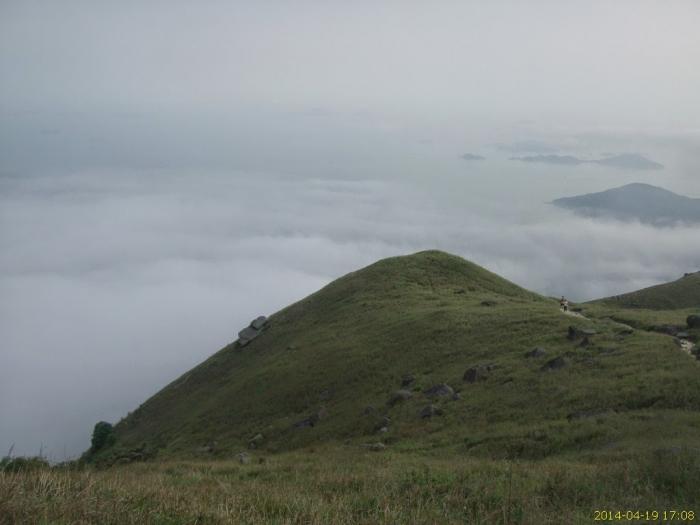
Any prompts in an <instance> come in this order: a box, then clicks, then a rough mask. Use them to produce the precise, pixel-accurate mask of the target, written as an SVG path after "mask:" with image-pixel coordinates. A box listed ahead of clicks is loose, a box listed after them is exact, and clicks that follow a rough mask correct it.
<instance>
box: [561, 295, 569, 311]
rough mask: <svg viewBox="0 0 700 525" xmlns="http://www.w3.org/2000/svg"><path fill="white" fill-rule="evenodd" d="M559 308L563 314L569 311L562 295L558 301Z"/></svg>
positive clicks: (566, 301) (567, 303)
mask: <svg viewBox="0 0 700 525" xmlns="http://www.w3.org/2000/svg"><path fill="white" fill-rule="evenodd" d="M559 306H560V308H561V309H562V310H563V311H564V312H568V311H569V301H568V299H566V297H564V296H563V295H562V296H561V299H560V300H559Z"/></svg>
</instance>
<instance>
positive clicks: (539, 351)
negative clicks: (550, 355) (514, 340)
mask: <svg viewBox="0 0 700 525" xmlns="http://www.w3.org/2000/svg"><path fill="white" fill-rule="evenodd" d="M545 355H547V350H545V349H544V348H542V347H541V346H538V347H535V348H533V349H532V350H530V351H529V352H525V357H526V358H528V359H529V358H533V357H534V358H537V357H542V356H545Z"/></svg>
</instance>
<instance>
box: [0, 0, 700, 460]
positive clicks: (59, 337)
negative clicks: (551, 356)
mask: <svg viewBox="0 0 700 525" xmlns="http://www.w3.org/2000/svg"><path fill="white" fill-rule="evenodd" d="M698 27H700V4H698V3H697V2H696V1H693V0H688V1H666V2H660V1H655V2H651V1H642V0H630V1H622V0H619V1H616V2H609V1H593V0H585V1H583V0H582V1H570V2H561V1H533V2H521V1H511V2H509V1H485V0H484V1H479V2H476V1H474V2H466V1H459V2H447V1H445V2H409V1H406V0H403V1H400V2H399V1H397V2H377V1H372V2H369V1H368V2H364V1H357V2H333V1H323V2H321V1H317V2H286V1H285V2H272V1H270V2H257V1H248V2H223V1H222V2H216V1H211V2H177V1H174V0H169V1H163V2H158V1H122V2H94V1H85V2H77V1H70V0H68V1H63V2H51V1H45V2H34V1H28V0H22V1H12V0H4V1H2V2H0V79H1V80H0V334H2V338H1V340H0V363H2V365H1V366H0V455H2V454H4V453H5V451H6V450H7V449H9V448H10V446H11V445H12V444H13V443H14V444H15V453H19V454H35V453H37V452H39V450H40V448H41V447H42V446H43V450H44V452H45V453H48V454H49V455H50V456H51V457H52V458H54V459H59V458H62V457H64V456H75V455H77V454H79V453H80V452H81V451H82V450H84V449H85V448H86V447H87V446H88V445H89V437H90V432H91V429H92V426H93V425H94V423H95V422H97V421H99V420H101V419H106V420H108V421H112V422H116V421H117V420H118V419H119V418H120V417H122V416H123V415H125V414H126V412H128V411H129V410H133V409H134V408H136V407H137V406H138V405H139V404H140V403H141V402H143V401H144V400H145V399H146V398H147V397H148V396H150V395H152V394H153V393H155V392H156V391H157V390H158V389H160V388H161V387H162V386H164V385H165V384H167V383H168V382H169V381H171V380H172V379H173V378H175V377H176V376H178V375H179V374H181V373H183V372H184V371H186V370H187V369H189V368H190V367H192V366H194V365H195V364H197V363H198V362H200V361H201V360H202V359H204V358H206V357H207V356H208V355H210V354H212V353H213V352H215V351H216V350H217V349H219V348H220V347H222V346H223V345H225V344H227V343H229V342H230V341H232V340H233V339H234V338H235V334H236V332H237V331H238V330H239V329H241V328H242V327H243V326H245V325H246V324H247V323H248V322H249V321H250V320H251V319H252V318H254V317H256V316H258V315H260V314H266V315H269V314H271V313H273V312H275V311H276V310H278V309H279V308H281V307H283V306H286V305H287V304H289V303H290V302H293V301H295V300H298V299H300V298H302V297H303V296H305V295H306V294H308V293H311V292H313V291H315V290H316V289H318V288H319V287H321V286H323V285H324V284H326V283H328V282H329V281H330V280H332V279H334V278H336V277H339V276H340V275H343V274H344V273H346V272H348V271H351V270H354V269H357V268H358V267H361V266H363V265H366V264H369V263H371V262H373V261H375V260H376V259H378V258H381V257H385V256H391V255H398V254H405V253H411V252H415V251H419V250H423V249H429V248H440V249H444V250H447V251H450V252H453V253H457V254H459V255H462V256H464V257H467V258H469V259H472V260H474V261H475V262H477V263H479V264H482V265H484V266H486V267H488V268H489V269H490V270H492V271H495V272H498V273H500V274H502V275H504V276H505V277H507V278H509V279H511V280H514V281H515V282H517V283H518V284H521V285H523V286H526V287H529V288H531V289H533V290H536V291H538V292H541V293H545V294H550V295H560V294H567V295H569V296H571V297H572V298H574V299H576V300H585V299H591V298H595V297H600V296H604V295H610V294H614V293H619V292H622V291H626V290H632V289H635V288H639V287H642V286H647V285H651V284H655V283H658V282H662V281H664V280H670V279H674V278H677V277H678V276H679V275H681V274H682V273H683V272H686V271H694V270H700V243H698V242H697V239H698V233H700V232H698V228H697V227H688V226H684V227H675V228H663V229H660V228H653V227H650V226H646V225H642V224H636V223H620V222H613V221H600V220H591V219H583V218H579V217H576V216H572V215H570V214H568V213H567V212H564V211H562V210H558V209H556V208H553V207H552V206H550V205H548V204H546V203H547V202H549V201H551V200H552V199H554V198H557V197H562V196H571V195H576V194H579V193H584V192H592V191H601V190H604V189H608V188H611V187H616V186H621V185H623V184H626V183H629V182H646V183H651V184H655V185H658V186H662V187H664V188H667V189H670V190H672V191H675V192H678V193H681V194H684V195H688V196H694V197H700V177H699V176H698V173H699V167H700V104H698V96H697V94H698V93H700V68H699V67H698V64H700V31H698ZM466 153H469V154H472V155H479V156H482V157H484V159H483V160H465V159H463V158H462V156H463V155H465V154H466ZM610 153H637V154H640V155H643V156H645V157H647V158H649V159H651V160H653V161H655V162H659V163H661V164H663V166H664V168H663V169H661V170H646V171H645V170H632V169H627V170H625V169H616V168H612V167H605V166H599V165H589V164H586V165H581V166H576V167H571V166H568V167H567V166H553V165H544V164H529V163H522V162H517V161H512V160H509V158H510V157H512V156H520V155H538V154H561V155H575V156H578V157H580V158H600V157H601V156H604V155H608V154H610Z"/></svg>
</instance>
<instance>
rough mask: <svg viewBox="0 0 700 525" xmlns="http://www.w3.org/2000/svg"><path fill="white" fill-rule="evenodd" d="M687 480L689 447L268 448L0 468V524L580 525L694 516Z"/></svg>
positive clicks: (691, 469) (691, 471) (694, 467)
mask: <svg viewBox="0 0 700 525" xmlns="http://www.w3.org/2000/svg"><path fill="white" fill-rule="evenodd" d="M699 482H700V460H699V458H698V455H697V453H696V452H692V451H690V452H682V453H678V452H677V451H676V452H668V453H665V454H659V453H657V454H652V455H649V456H647V457H637V458H634V459H627V460H621V459H618V460H616V461H605V462H603V461H601V462H595V463H580V462H577V463H574V462H566V461H561V460H559V461H541V462H507V461H489V460H473V459H468V458H451V459H437V458H434V459H426V458H419V457H416V456H408V455H397V454H388V453H370V452H358V451H356V450H342V449H336V450H326V451H323V452H322V453H320V452H315V453H309V452H299V453H294V454H285V455H279V456H273V457H271V458H269V459H268V460H267V461H266V462H265V463H264V464H257V463H255V464H249V465H239V464H238V463H235V462H230V461H224V462H215V463H214V462H212V463H189V462H178V463H154V464H135V465H127V466H122V467H114V468H111V469H108V470H92V469H90V470H83V471H77V470H67V469H52V470H40V471H34V472H24V473H4V474H0V522H1V523H3V524H4V523H37V524H39V523H52V524H53V523H58V524H61V523H65V524H68V523H70V524H73V523H101V524H110V523H115V524H116V523H119V524H121V523H133V524H166V523H167V524H185V523H187V524H204V523H236V524H258V523H266V524H267V523H270V524H390V523H391V524H395V523H411V524H421V523H426V524H428V523H465V522H466V523H488V524H498V523H502V524H505V523H522V524H535V523H537V524H541V523H552V524H554V523H556V524H560V523H572V524H575V523H591V522H592V513H593V511H594V510H595V509H599V508H611V507H612V508H622V509H626V508H637V507H640V506H641V507H642V508H649V509H657V510H663V509H670V508H674V509H678V508H685V509H686V510H695V511H696V512H697V511H698V510H700V508H698V507H697V503H698V501H697V487H698V486H700V485H698V483H699ZM693 505H695V508H693V507H692V506H693Z"/></svg>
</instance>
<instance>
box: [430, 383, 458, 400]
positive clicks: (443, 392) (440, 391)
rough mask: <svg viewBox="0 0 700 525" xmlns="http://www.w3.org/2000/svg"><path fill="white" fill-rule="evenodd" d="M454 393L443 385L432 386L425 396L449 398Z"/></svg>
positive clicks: (447, 386) (449, 387) (446, 385)
mask: <svg viewBox="0 0 700 525" xmlns="http://www.w3.org/2000/svg"><path fill="white" fill-rule="evenodd" d="M454 393H455V391H454V390H453V389H452V387H451V386H450V385H448V384H445V383H440V384H437V385H433V386H431V387H430V388H429V389H428V390H426V391H425V395H426V396H428V397H451V396H453V395H454Z"/></svg>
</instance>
